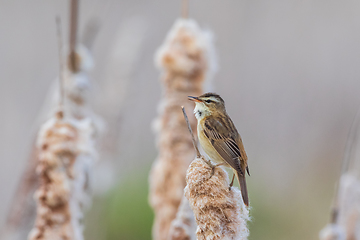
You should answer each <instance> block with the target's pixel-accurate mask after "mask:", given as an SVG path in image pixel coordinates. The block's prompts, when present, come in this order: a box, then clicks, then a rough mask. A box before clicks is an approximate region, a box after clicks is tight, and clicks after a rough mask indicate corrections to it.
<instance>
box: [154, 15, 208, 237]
mask: <svg viewBox="0 0 360 240" xmlns="http://www.w3.org/2000/svg"><path fill="white" fill-rule="evenodd" d="M211 53H212V40H211V35H210V34H209V33H208V32H205V31H202V30H201V29H200V28H199V26H198V25H197V23H196V22H195V21H194V20H190V19H179V20H177V21H176V22H175V24H174V26H173V27H172V29H171V30H170V32H169V34H168V36H167V38H166V40H165V42H164V44H163V45H162V46H161V47H160V49H159V50H158V52H157V54H156V63H157V65H158V67H159V68H160V70H161V71H162V78H161V82H162V84H163V94H162V99H161V102H160V104H159V117H158V119H157V120H156V124H155V126H156V132H157V145H158V149H159V155H158V158H157V159H156V161H155V162H154V164H153V166H152V169H151V173H150V204H151V206H152V207H153V209H154V211H155V221H154V226H153V239H156V240H167V239H168V233H169V228H170V224H171V221H172V220H173V219H174V218H175V216H176V212H177V210H178V207H179V204H180V202H181V198H182V196H183V189H184V187H185V174H186V169H187V167H188V166H189V164H190V162H191V160H192V159H193V157H194V149H193V147H192V141H191V137H190V136H189V134H188V133H187V127H186V123H185V121H184V119H183V116H182V113H181V108H180V106H182V105H184V106H185V107H188V108H189V109H190V108H192V107H193V104H192V103H191V102H190V101H188V100H187V96H188V95H193V96H197V95H200V94H201V93H202V92H203V84H204V81H205V79H206V78H207V76H208V74H209V72H211V70H212V69H213V68H212V66H213V62H214V59H213V58H212V57H211ZM190 123H191V125H192V126H193V128H195V126H196V120H195V118H194V116H191V118H190Z"/></svg>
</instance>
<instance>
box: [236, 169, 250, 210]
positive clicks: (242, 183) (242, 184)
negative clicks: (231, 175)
mask: <svg viewBox="0 0 360 240" xmlns="http://www.w3.org/2000/svg"><path fill="white" fill-rule="evenodd" d="M236 176H237V179H238V181H239V184H240V190H241V195H242V198H243V201H244V204H245V205H246V206H247V207H248V206H249V196H248V192H247V187H246V179H245V174H242V173H241V172H236Z"/></svg>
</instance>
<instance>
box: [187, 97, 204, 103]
mask: <svg viewBox="0 0 360 240" xmlns="http://www.w3.org/2000/svg"><path fill="white" fill-rule="evenodd" d="M188 99H189V100H190V101H194V102H202V101H201V100H200V99H199V98H198V97H192V96H188Z"/></svg>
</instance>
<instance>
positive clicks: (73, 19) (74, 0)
mask: <svg viewBox="0 0 360 240" xmlns="http://www.w3.org/2000/svg"><path fill="white" fill-rule="evenodd" d="M78 12H79V0H71V4H70V35H69V36H70V38H69V50H70V52H69V67H70V69H71V71H73V72H77V71H78V66H77V59H76V35H77V25H78V15H79V14H78Z"/></svg>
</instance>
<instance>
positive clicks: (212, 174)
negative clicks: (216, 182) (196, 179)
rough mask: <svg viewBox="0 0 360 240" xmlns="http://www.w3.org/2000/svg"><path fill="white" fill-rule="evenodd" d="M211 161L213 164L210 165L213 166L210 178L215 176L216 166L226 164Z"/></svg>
mask: <svg viewBox="0 0 360 240" xmlns="http://www.w3.org/2000/svg"><path fill="white" fill-rule="evenodd" d="M209 163H210V164H211V165H209V166H210V167H211V174H210V178H211V177H212V176H214V174H215V168H216V167H219V166H221V165H224V164H225V163H218V164H215V165H213V164H212V163H211V162H210V161H209ZM210 178H209V179H210Z"/></svg>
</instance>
